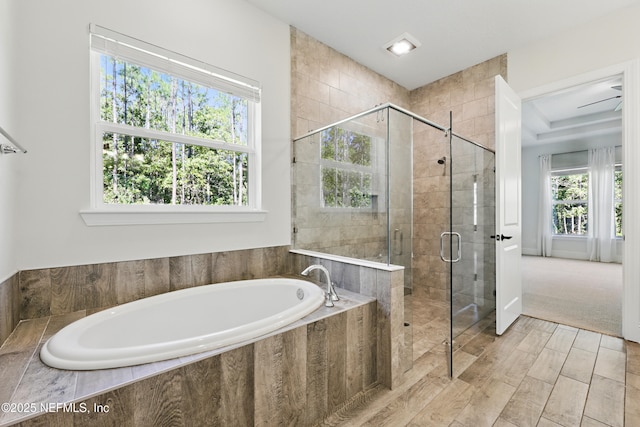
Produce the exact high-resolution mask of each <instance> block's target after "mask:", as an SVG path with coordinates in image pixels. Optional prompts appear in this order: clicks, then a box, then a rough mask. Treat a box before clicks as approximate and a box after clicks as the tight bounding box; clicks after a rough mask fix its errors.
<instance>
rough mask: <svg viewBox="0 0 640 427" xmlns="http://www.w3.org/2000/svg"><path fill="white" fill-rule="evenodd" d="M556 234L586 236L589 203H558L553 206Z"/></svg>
mask: <svg viewBox="0 0 640 427" xmlns="http://www.w3.org/2000/svg"><path fill="white" fill-rule="evenodd" d="M552 217H553V230H554V233H555V234H565V235H585V234H587V231H588V223H587V218H588V211H587V203H575V204H573V203H571V204H570V203H566V204H563V203H558V204H554V205H553V216H552Z"/></svg>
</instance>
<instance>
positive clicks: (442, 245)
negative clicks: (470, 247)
mask: <svg viewBox="0 0 640 427" xmlns="http://www.w3.org/2000/svg"><path fill="white" fill-rule="evenodd" d="M444 236H456V237H457V238H458V253H457V255H456V258H454V259H447V258H446V257H445V256H444ZM451 243H453V240H452V241H451ZM460 258H462V236H460V233H456V232H455V231H445V232H443V233H442V234H440V259H441V260H442V261H444V262H458V261H460Z"/></svg>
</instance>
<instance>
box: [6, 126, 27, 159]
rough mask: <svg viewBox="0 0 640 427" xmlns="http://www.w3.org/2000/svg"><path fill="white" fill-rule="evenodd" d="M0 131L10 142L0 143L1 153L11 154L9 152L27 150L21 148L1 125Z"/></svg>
mask: <svg viewBox="0 0 640 427" xmlns="http://www.w3.org/2000/svg"><path fill="white" fill-rule="evenodd" d="M0 133H1V134H2V135H4V137H5V138H7V139H8V140H9V142H10V143H11V145H8V144H0V152H1V153H3V154H11V153H17V152H18V151H22V152H23V153H26V152H27V150H25V149H24V148H22V146H21V145H20V144H18V141H16V140H15V139H13V137H12V136H11V135H9V134H8V133H7V131H6V130H4V129H3V128H2V126H0Z"/></svg>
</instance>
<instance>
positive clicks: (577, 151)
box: [538, 145, 622, 157]
mask: <svg viewBox="0 0 640 427" xmlns="http://www.w3.org/2000/svg"><path fill="white" fill-rule="evenodd" d="M606 147H613V148H622V145H607V146H605V147H597V148H606ZM589 150H593V148H585V149H584V150H575V151H563V152H562V153H547V154H539V155H538V157H542V156H547V155H550V156H559V155H561V154H574V153H582V152H585V151H589Z"/></svg>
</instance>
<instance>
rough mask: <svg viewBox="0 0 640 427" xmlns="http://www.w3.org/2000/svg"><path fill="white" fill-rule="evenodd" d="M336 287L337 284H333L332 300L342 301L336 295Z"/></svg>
mask: <svg viewBox="0 0 640 427" xmlns="http://www.w3.org/2000/svg"><path fill="white" fill-rule="evenodd" d="M335 286H336V282H331V300H332V301H340V297H339V296H338V294H337V293H336V289H335Z"/></svg>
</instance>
